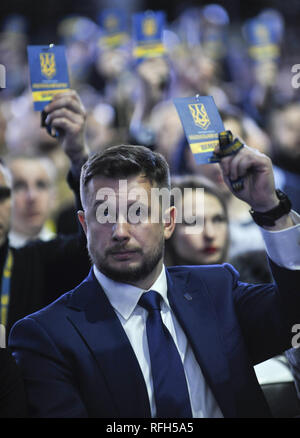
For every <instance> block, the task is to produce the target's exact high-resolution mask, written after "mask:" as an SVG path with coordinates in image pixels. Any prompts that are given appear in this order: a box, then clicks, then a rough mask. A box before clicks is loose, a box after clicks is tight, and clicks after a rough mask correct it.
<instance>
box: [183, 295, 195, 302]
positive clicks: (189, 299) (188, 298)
mask: <svg viewBox="0 0 300 438" xmlns="http://www.w3.org/2000/svg"><path fill="white" fill-rule="evenodd" d="M183 296H184V298H185V299H186V300H188V301H191V300H192V299H193V298H192V297H191V295H190V294H188V293H186V294H184V295H183Z"/></svg>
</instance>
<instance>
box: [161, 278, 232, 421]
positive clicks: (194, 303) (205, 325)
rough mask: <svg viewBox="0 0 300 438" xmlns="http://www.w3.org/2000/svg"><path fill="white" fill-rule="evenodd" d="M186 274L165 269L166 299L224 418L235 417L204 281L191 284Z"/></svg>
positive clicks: (219, 340) (225, 360)
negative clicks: (166, 280) (166, 271)
mask: <svg viewBox="0 0 300 438" xmlns="http://www.w3.org/2000/svg"><path fill="white" fill-rule="evenodd" d="M189 276H190V273H189V272H188V271H176V272H172V273H169V272H168V274H167V279H168V299H169V302H170V305H171V307H172V309H173V311H174V313H175V315H176V317H177V319H178V321H179V323H180V325H181V327H182V328H183V330H184V332H185V334H186V336H187V338H188V340H189V342H190V344H191V346H192V348H193V351H194V354H195V357H196V359H197V361H198V363H199V365H200V367H201V370H202V372H203V375H204V377H205V379H206V381H207V383H208V384H209V386H210V388H211V390H212V392H213V394H214V396H215V398H216V400H217V402H218V404H219V406H220V409H221V411H222V412H223V414H224V416H226V417H235V416H236V409H235V402H234V400H233V395H232V390H231V388H230V384H229V377H230V375H229V368H228V362H227V358H226V356H225V354H224V353H223V349H222V344H221V338H220V336H219V332H218V325H217V318H216V314H215V310H214V306H213V302H212V300H211V298H210V296H209V291H208V290H207V287H206V285H205V283H204V282H201V283H197V285H195V284H191V282H190V281H189Z"/></svg>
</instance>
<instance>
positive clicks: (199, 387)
mask: <svg viewBox="0 0 300 438" xmlns="http://www.w3.org/2000/svg"><path fill="white" fill-rule="evenodd" d="M292 217H293V221H294V223H295V226H293V227H291V228H288V229H286V230H282V231H276V232H271V231H266V230H264V229H261V231H262V235H263V238H264V240H265V244H266V249H267V252H268V255H269V257H270V258H271V259H272V260H273V261H274V262H275V263H276V264H278V265H279V266H282V267H286V268H288V269H299V267H300V216H299V215H298V214H296V213H294V212H293V213H292ZM285 260H287V263H285ZM93 269H94V273H95V276H96V278H97V280H98V281H99V283H100V284H101V286H102V288H103V290H104V292H105V294H106V295H107V297H108V300H109V301H110V303H111V305H112V307H113V308H114V310H115V312H116V314H117V316H118V318H119V320H120V322H121V324H122V326H123V328H124V330H125V333H126V334H127V337H128V339H129V342H130V344H131V346H132V348H133V350H134V352H135V355H136V357H137V360H138V362H139V365H140V368H141V371H142V373H143V376H144V379H145V383H146V387H147V391H148V396H149V401H150V408H151V415H152V417H155V414H156V407H155V400H154V394H153V382H152V375H151V368H150V357H149V349H148V342H147V334H146V318H147V311H146V309H144V308H143V307H141V306H139V305H138V301H139V299H140V297H141V295H142V294H143V293H144V292H145V290H144V289H140V288H138V287H135V286H132V285H129V284H124V283H118V282H115V281H113V280H111V279H110V278H108V277H106V276H105V275H104V274H102V272H100V271H99V270H98V269H97V268H96V267H95V266H94V267H93ZM151 289H153V290H155V291H156V292H158V293H159V294H160V295H161V296H162V298H163V301H162V305H161V316H162V320H163V323H164V324H165V325H166V326H167V328H168V330H169V331H170V333H171V335H172V337H173V339H174V342H175V344H176V346H177V348H178V351H179V354H180V356H181V360H182V363H183V366H184V371H185V375H186V379H187V385H188V390H189V395H190V401H191V408H192V413H193V418H222V417H223V415H222V412H221V410H220V408H219V406H218V404H217V402H216V400H215V398H214V395H213V393H212V391H211V390H210V388H209V386H208V385H207V383H206V381H205V379H204V376H203V374H202V371H201V369H200V366H199V365H198V363H197V361H196V359H195V356H194V353H193V351H192V349H191V346H190V345H189V343H188V341H187V338H186V336H185V334H184V332H183V330H182V328H181V327H180V325H179V323H178V321H177V319H176V317H175V315H174V313H173V312H172V310H171V309H170V305H169V302H168V298H167V279H166V272H165V267H163V269H162V271H161V273H160V275H159V277H158V278H157V280H156V281H155V283H154V284H153V285H152V286H151Z"/></svg>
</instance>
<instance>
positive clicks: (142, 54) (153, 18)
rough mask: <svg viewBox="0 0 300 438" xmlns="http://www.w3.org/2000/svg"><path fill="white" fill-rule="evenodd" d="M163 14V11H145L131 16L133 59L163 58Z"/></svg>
mask: <svg viewBox="0 0 300 438" xmlns="http://www.w3.org/2000/svg"><path fill="white" fill-rule="evenodd" d="M164 27H165V13H164V12H163V11H155V12H153V11H146V12H140V13H137V14H134V15H133V25H132V29H133V30H132V32H133V40H134V44H135V47H134V50H133V56H134V57H135V58H147V57H155V56H163V55H164V54H165V47H164V45H163V42H162V41H163V31H164Z"/></svg>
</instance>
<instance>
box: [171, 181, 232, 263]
mask: <svg viewBox="0 0 300 438" xmlns="http://www.w3.org/2000/svg"><path fill="white" fill-rule="evenodd" d="M171 183H172V188H177V189H180V190H181V193H182V198H181V200H179V205H177V204H175V206H176V207H177V209H178V210H179V211H182V212H183V213H184V210H185V208H186V206H187V205H189V206H190V208H191V214H192V217H193V218H195V220H196V214H197V213H199V214H200V215H201V214H203V229H202V231H200V232H199V233H197V234H195V233H190V230H191V227H192V226H195V222H194V221H193V222H192V223H189V222H188V221H187V220H186V218H185V215H183V220H182V221H181V222H178V223H177V224H176V227H175V231H174V233H173V235H172V236H171V238H170V239H168V240H167V241H166V252H165V263H166V264H167V265H168V266H172V265H211V264H217V263H224V262H225V261H227V255H228V248H229V240H230V235H229V222H228V212H227V204H226V199H225V197H224V196H223V194H222V192H221V191H220V190H219V189H218V187H217V186H216V185H215V184H214V183H213V182H212V181H210V180H209V179H206V178H205V177H201V176H197V175H193V176H182V177H173V178H172V181H171ZM199 188H200V189H203V190H204V194H203V196H204V204H203V210H201V211H200V212H198V210H197V207H196V205H197V204H199V205H202V200H201V196H202V194H201V193H200V192H197V190H196V189H199ZM185 189H189V190H188V191H186V192H185ZM188 219H189V218H188ZM199 221H200V218H199Z"/></svg>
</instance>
